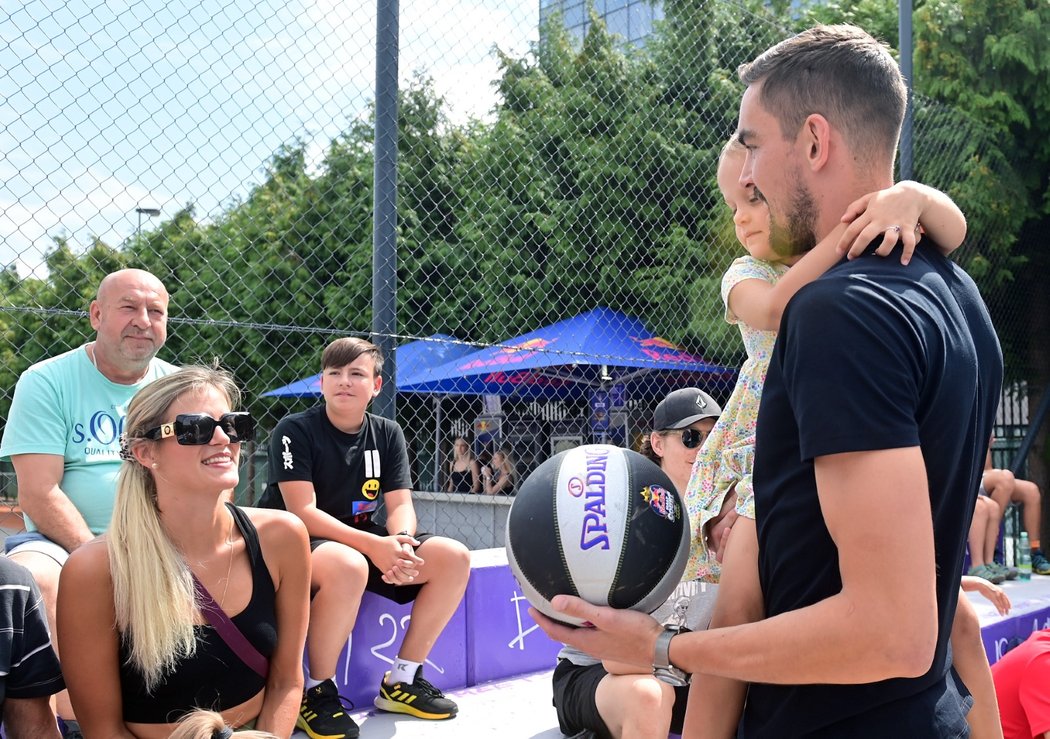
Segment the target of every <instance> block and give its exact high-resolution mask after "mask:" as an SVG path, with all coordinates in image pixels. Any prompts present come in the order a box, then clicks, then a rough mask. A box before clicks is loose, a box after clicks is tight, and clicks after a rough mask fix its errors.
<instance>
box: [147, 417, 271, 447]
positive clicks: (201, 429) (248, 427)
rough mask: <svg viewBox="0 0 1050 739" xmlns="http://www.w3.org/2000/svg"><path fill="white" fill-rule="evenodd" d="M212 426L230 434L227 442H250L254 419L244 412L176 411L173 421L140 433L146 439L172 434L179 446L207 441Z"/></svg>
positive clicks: (160, 437) (206, 442)
mask: <svg viewBox="0 0 1050 739" xmlns="http://www.w3.org/2000/svg"><path fill="white" fill-rule="evenodd" d="M216 427H218V428H221V429H222V431H223V433H224V434H226V435H227V436H228V437H230V443H231V444H239V443H241V442H242V441H254V439H255V419H253V418H252V414H251V413H248V412H247V411H238V412H237V413H223V414H222V417H220V418H217V419H216V418H212V417H211V416H209V415H208V414H207V413H180V414H179V415H177V416H175V421H174V423H165V424H161V425H160V426H158V427H157V428H155V429H150V430H149V431H147V432H146V433H145V434H143V436H144V437H145V438H147V439H167V438H168V437H169V436H174V437H175V441H177V442H179V444H182V445H183V446H200V445H202V444H210V443H211V440H212V437H213V436H214V435H215V429H216Z"/></svg>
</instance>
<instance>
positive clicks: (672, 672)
mask: <svg viewBox="0 0 1050 739" xmlns="http://www.w3.org/2000/svg"><path fill="white" fill-rule="evenodd" d="M653 677H655V678H656V679H657V680H659V681H660V682H662V683H667V684H668V685H671V686H673V687H675V688H681V687H683V686H685V685H688V684H689V674H688V673H687V672H683V671H682V670H679V669H678V668H677V667H675V666H673V665H672V666H671V667H657V668H655V669H654V670H653Z"/></svg>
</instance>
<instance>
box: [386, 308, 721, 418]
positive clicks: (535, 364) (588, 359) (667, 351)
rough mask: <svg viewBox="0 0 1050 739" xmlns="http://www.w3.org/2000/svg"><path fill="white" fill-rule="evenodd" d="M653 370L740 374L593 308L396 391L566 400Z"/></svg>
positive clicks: (474, 354) (463, 358)
mask: <svg viewBox="0 0 1050 739" xmlns="http://www.w3.org/2000/svg"><path fill="white" fill-rule="evenodd" d="M653 372H662V373H666V374H672V375H673V374H675V373H702V374H705V375H708V378H707V379H709V380H713V381H716V382H718V381H725V382H728V381H731V379H732V377H733V375H734V374H735V372H736V371H735V370H734V369H732V368H729V367H723V366H721V365H717V364H713V363H711V362H708V361H707V360H705V359H704V358H703V357H699V356H696V355H695V354H690V353H689V352H686V351H685V350H683V349H682V348H681V347H679V346H677V345H675V344H672V343H671V342H669V341H667V340H666V339H662V338H660V337H659V336H656V335H654V334H653V332H652V331H650V330H649V329H648V328H646V326H645V324H644V323H642V322H641V321H640V320H638V319H637V318H632V317H630V316H627V315H624V314H623V313H618V312H617V311H614V310H610V309H609V308H596V309H594V310H591V311H588V312H587V313H583V314H580V315H578V316H575V317H573V318H566V319H565V320H562V321H558V322H557V323H553V324H551V325H550V326H544V327H543V328H540V329H537V330H536V331H532V332H530V333H527V334H524V335H522V336H519V337H517V338H514V339H510V340H508V341H506V342H503V343H501V344H498V345H495V346H490V347H486V348H484V349H480V350H478V351H474V352H470V353H469V354H463V355H461V356H458V357H455V358H454V359H451V360H449V361H447V362H445V363H444V364H442V365H440V366H436V367H431V368H430V369H429V370H423V371H420V372H419V373H418V374H416V375H415V376H414V378H408V377H406V378H405V381H404V382H399V383H398V391H399V392H403V393H438V394H442V395H453V394H463V395H500V396H504V397H517V398H545V397H546V398H565V397H573V396H579V395H581V394H584V393H586V392H588V390H590V389H599V388H608V387H612V386H614V385H620V386H626V385H627V384H628V383H631V382H633V381H635V380H637V379H638V378H640V377H643V376H645V375H648V374H650V373H653Z"/></svg>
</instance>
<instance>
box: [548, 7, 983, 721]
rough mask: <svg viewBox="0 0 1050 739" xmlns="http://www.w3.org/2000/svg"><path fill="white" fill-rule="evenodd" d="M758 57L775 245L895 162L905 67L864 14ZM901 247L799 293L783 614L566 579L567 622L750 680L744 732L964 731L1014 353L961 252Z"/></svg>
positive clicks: (787, 380)
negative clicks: (970, 591) (702, 608)
mask: <svg viewBox="0 0 1050 739" xmlns="http://www.w3.org/2000/svg"><path fill="white" fill-rule="evenodd" d="M740 76H741V79H742V81H743V82H744V83H745V84H746V85H747V89H746V91H745V92H744V97H743V100H742V102H741V108H740V120H739V130H738V133H737V136H738V138H739V139H740V141H741V142H742V143H743V144H744V145H745V147H746V148H747V150H748V154H747V158H746V161H745V164H744V169H743V172H742V173H741V182H742V183H745V182H746V184H747V185H754V186H755V187H756V188H757V189H758V190H759V191H760V192H761V193H762V194H763V195H764V197H765V198H766V200H767V202H768V204H769V210H770V226H771V228H770V230H771V236H772V238H773V246H774V248H776V249H778V250H779V251H781V253H783V254H785V255H792V254H798V253H800V252H803V251H806V250H808V249H810V248H812V247H813V246H814V245H815V244H816V243H817V241H818V240H819V239H821V238H823V237H825V236H827V235H828V234H829V233H830V232H831V231H832V230H833V229H834V228H835V226H836V225H837V224H838V222H839V219H840V217H841V215H842V214H843V213H844V212H846V210H847V207H848V206H849V205H850V203H852V202H853V201H854V200H856V199H857V198H859V197H861V196H862V195H865V194H866V193H868V192H872V191H875V190H879V189H883V188H885V187H888V186H889V185H891V184H892V182H893V161H894V155H895V151H896V144H897V138H898V136H899V133H900V125H901V121H902V119H903V113H904V106H905V87H904V82H903V79H902V78H901V75H900V70H899V69H898V67H897V65H896V63H895V62H894V61H893V59H892V57H891V56H890V55H889V53H888V52H887V50H886V49H885V48H884V47H883V46H882V45H881V44H879V43H878V42H876V41H875V40H874V39H872V38H871V37H870V36H869V35H868V34H866V33H864V32H863V31H861V30H860V29H858V28H855V27H851V26H830V27H829V26H821V27H816V28H813V29H810V30H808V31H805V32H803V33H801V34H799V35H798V36H795V37H793V38H791V39H788V40H786V41H784V42H782V43H780V44H777V45H776V46H774V47H773V48H772V49H770V50H768V51H766V52H765V53H764V54H762V55H761V56H759V58H758V59H756V60H755V61H754V62H752V63H751V64H749V65H745V66H744V67H742V68H741V71H740ZM877 240H878V241H881V234H880V235H879V236H878V237H877ZM898 261H899V260H894V259H878V258H873V257H871V256H866V257H862V258H860V259H858V260H856V261H852V262H843V263H841V264H839V265H837V266H836V267H834V268H832V269H831V270H829V271H828V272H827V273H826V274H825V275H824V277H822V278H821V279H819V280H817V281H815V282H813V283H811V284H810V285H808V286H807V287H804V288H802V289H801V290H800V291H799V292H798V293H797V295H796V296H795V297H794V299H793V300H792V301H791V302H790V303H789V305H788V307H787V310H786V311H785V313H784V316H783V319H782V322H781V326H780V333H779V336H778V339H777V344H776V348H775V350H774V354H773V357H772V359H771V362H770V368H769V373H768V375H767V378H766V383H765V389H764V392H763V397H762V404H761V407H760V411H759V417H758V427H757V438H756V453H755V472H754V483H755V504H756V512H757V529H758V537H759V577H760V580H761V585H762V594H763V598H764V602H765V611H766V618H765V619H764V620H761V621H758V622H756V623H752V624H746V625H743V626H737V627H732V628H725V629H715V630H711V631H707V632H700V633H695V634H682V635H674V634H667V633H664V632H663V630H662V629H661V627H660V626H659V625H658V624H656V623H655V622H653V621H652V620H651V619H646V617H644V616H639V615H638V614H633V613H627V612H618V611H611V610H609V609H600V608H597V607H594V606H589V605H587V604H585V603H583V602H582V601H579V600H578V599H569V598H566V599H565V600H564V601H562V600H559V601H558V602H557V603H556V604H555V605H556V607H559V608H560V609H561V610H563V611H565V612H566V613H569V614H570V615H573V616H576V617H579V618H583V619H586V620H588V621H590V622H592V623H594V624H595V625H596V626H597V629H594V630H578V631H576V632H572V631H570V630H568V629H564V628H561V627H558V626H555V625H553V623H552V622H550V621H546V620H543V621H541V622H542V623H543V625H544V628H545V630H547V631H548V633H550V634H551V635H552V636H553V637H554V638H556V639H558V640H561V641H567V642H569V643H571V644H572V645H573V646H576V647H578V648H581V649H584V650H585V651H587V652H589V653H591V654H596V655H597V656H600V657H602V658H607V659H618V660H621V661H626V662H633V663H644V662H645V661H650V660H651V662H652V664H653V665H654V666H666V665H667V664H668V663H669V664H671V665H673V666H676V667H679V668H681V669H683V670H685V671H686V672H692V673H697V672H703V673H709V674H714V675H721V676H725V677H731V678H735V679H739V680H743V681H747V682H750V683H751V688H750V691H749V694H748V698H747V704H746V706H745V709H744V717H743V719H742V721H741V724H740V731H739V735H740V736H743V737H774V736H775V737H789V736H821V737H824V736H827V737H850V738H851V739H853V738H856V737H885V736H909V737H910V736H922V737H942V736H944V737H947V736H951V737H956V736H965V735H967V732H968V729H967V725H966V712H967V710H968V708H969V705H970V698H969V695H968V693H967V692H966V689H965V687H964V686H962V685H961V684H960V683H959V681H958V680H957V678H956V677H955V675H954V672H953V671H952V670H951V669H950V667H951V661H950V655H949V650H948V639H949V634H950V632H951V624H952V620H953V617H954V614H955V608H956V602H957V596H958V590H959V578H960V576H961V569H962V559H963V547H964V545H965V537H966V531H967V528H968V526H969V522H970V516H971V514H972V512H973V507H974V496H975V491H976V489H977V481H978V480H979V475H980V468H981V461H982V455H983V446H984V444H985V442H986V440H987V438H988V434H989V433H990V432H991V427H992V422H993V420H994V412H995V408H996V404H997V402H998V397H999V391H1000V387H1001V383H1002V354H1001V351H1000V348H999V343H998V340H997V338H996V336H995V332H994V331H993V329H992V325H991V321H990V319H989V317H988V313H987V310H986V309H985V307H984V304H983V302H982V300H981V298H980V295H979V294H978V292H977V289H976V287H975V285H974V284H973V281H972V280H970V279H969V278H968V277H967V276H966V274H965V273H964V272H963V271H962V270H961V269H959V268H958V267H956V266H955V265H954V264H952V263H951V262H950V261H948V260H947V259H945V258H944V257H942V256H941V255H940V254H939V253H938V252H937V250H936V249H935V248H933V247H931V246H930V245H928V244H920V246H919V248H918V249H917V251H916V253H915V255H914V257H913V260H912V264H911V265H909V266H908V267H907V268H904V267H902V266H901V265H900V264H899V263H897V262H898ZM559 598H561V596H559ZM696 698H697V699H698V700H703V697H702V696H696ZM692 705H693V700H692V699H691V700H690V706H692ZM689 732H690V725H689V721H688V718H687V723H686V733H687V734H688V733H689Z"/></svg>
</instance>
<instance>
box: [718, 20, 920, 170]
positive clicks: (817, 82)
mask: <svg viewBox="0 0 1050 739" xmlns="http://www.w3.org/2000/svg"><path fill="white" fill-rule="evenodd" d="M737 71H738V74H739V75H740V80H741V81H742V82H743V83H744V84H745V85H748V86H751V85H755V84H758V83H762V88H761V91H760V96H761V97H760V100H761V102H762V106H763V107H764V108H765V109H766V110H768V111H769V112H770V114H771V115H773V116H774V117H775V118H776V119H777V121H778V122H779V124H780V132H781V133H782V134H783V136H784V137H785V138H787V139H793V138H794V137H795V136H796V135H797V134H798V131H799V129H800V128H801V127H802V124H803V122H805V120H806V117H807V116H809V115H812V114H813V113H818V114H820V115H822V116H824V117H825V118H826V119H827V120H828V122H829V123H831V125H833V126H835V127H836V128H837V129H838V130H839V131H841V132H842V135H843V136H844V137H845V138H846V143H847V144H848V145H849V146H850V147H851V148H852V149H853V153H854V154H855V155H857V156H859V157H860V158H861V160H862V161H863V162H865V163H866V164H876V163H878V162H880V161H884V159H883V158H884V157H885V156H887V155H889V156H890V157H892V156H893V154H894V152H895V151H896V149H897V140H898V139H899V138H900V130H901V123H902V122H903V120H904V108H905V105H906V104H907V88H906V87H905V84H904V78H903V77H902V76H901V73H900V68H899V67H898V66H897V62H896V61H894V59H893V57H892V56H890V53H889V50H888V49H887V48H886V46H885V45H883V44H881V43H879V42H878V41H876V40H875V39H874V38H872V37H871V36H870V35H868V33H867V32H865V31H863V30H862V29H860V28H857V27H856V26H849V25H837V26H815V27H813V28H810V29H809V30H806V31H803V32H802V33H800V34H798V35H796V36H792V37H791V38H789V39H785V40H784V41H781V42H780V43H779V44H777V45H776V46H773V47H772V48H770V49H767V50H766V51H764V52H763V53H762V54H761V55H759V57H758V58H757V59H755V60H754V61H752V62H750V63H748V64H743V65H741V66H740V68H739V70H737Z"/></svg>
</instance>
